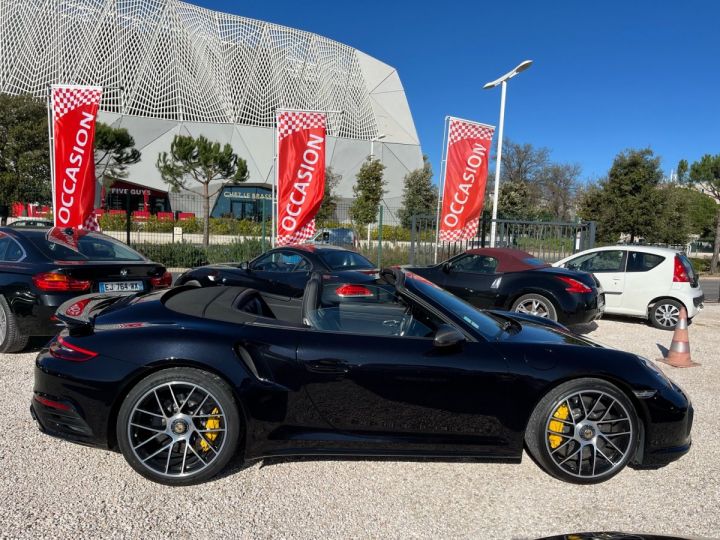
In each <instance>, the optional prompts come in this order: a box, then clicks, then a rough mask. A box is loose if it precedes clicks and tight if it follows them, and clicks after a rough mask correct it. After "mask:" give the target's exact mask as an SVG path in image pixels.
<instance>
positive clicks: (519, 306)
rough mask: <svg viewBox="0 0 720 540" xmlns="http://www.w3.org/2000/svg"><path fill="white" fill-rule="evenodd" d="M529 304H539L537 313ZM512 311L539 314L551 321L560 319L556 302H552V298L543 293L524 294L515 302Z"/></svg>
mask: <svg viewBox="0 0 720 540" xmlns="http://www.w3.org/2000/svg"><path fill="white" fill-rule="evenodd" d="M528 304H530V305H537V306H538V309H537V313H532V311H533V310H532V309H528V308H527V306H528ZM510 311H516V312H518V313H525V314H528V315H537V316H539V317H544V318H547V319H549V320H551V321H557V320H558V316H557V309H555V304H553V303H552V300H550V299H549V298H548V297H546V296H543V295H542V294H523V295H522V296H521V297H519V298H517V299H516V300H515V301H514V302H513V304H512V307H511V308H510Z"/></svg>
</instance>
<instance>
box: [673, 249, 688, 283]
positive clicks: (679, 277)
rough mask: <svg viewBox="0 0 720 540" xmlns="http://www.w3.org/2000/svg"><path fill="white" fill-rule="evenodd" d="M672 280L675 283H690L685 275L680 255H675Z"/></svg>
mask: <svg viewBox="0 0 720 540" xmlns="http://www.w3.org/2000/svg"><path fill="white" fill-rule="evenodd" d="M673 281H674V282H675V283H690V278H689V277H688V275H687V270H685V266H684V265H683V263H682V261H681V260H680V257H678V256H677V255H675V271H674V272H673Z"/></svg>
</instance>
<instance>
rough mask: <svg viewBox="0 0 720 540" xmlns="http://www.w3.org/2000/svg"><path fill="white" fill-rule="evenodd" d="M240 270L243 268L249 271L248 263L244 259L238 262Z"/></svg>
mask: <svg viewBox="0 0 720 540" xmlns="http://www.w3.org/2000/svg"><path fill="white" fill-rule="evenodd" d="M240 270H245V271H246V272H249V271H250V263H249V262H247V261H245V262H241V263H240Z"/></svg>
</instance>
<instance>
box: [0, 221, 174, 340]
mask: <svg viewBox="0 0 720 540" xmlns="http://www.w3.org/2000/svg"><path fill="white" fill-rule="evenodd" d="M171 281H172V276H171V275H170V273H169V272H166V270H165V267H164V266H162V265H160V264H156V263H154V262H151V261H149V260H147V259H146V258H145V257H143V256H142V255H140V254H139V253H138V252H136V251H135V250H133V249H131V248H129V247H128V246H126V245H125V244H123V243H121V242H118V241H117V240H115V239H113V238H111V237H109V236H106V235H104V234H101V233H96V232H89V231H84V230H77V229H65V228H59V227H56V228H44V229H32V228H23V229H13V228H7V227H3V228H0V352H17V351H21V350H22V349H24V348H25V345H26V344H27V342H28V339H29V338H30V336H52V335H55V334H56V333H57V332H59V331H60V329H61V328H62V326H63V325H62V323H60V321H59V320H58V319H57V318H56V317H55V311H56V310H57V308H58V306H60V304H62V303H63V302H65V301H67V300H68V299H70V298H73V297H75V296H78V295H80V294H84V293H89V292H147V291H150V290H152V289H155V288H160V287H169V286H170V284H171Z"/></svg>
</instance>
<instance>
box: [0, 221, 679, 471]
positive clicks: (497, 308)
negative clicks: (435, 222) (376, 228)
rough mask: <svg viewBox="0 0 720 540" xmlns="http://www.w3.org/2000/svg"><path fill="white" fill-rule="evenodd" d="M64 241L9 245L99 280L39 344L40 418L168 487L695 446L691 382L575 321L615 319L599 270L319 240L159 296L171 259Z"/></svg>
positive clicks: (197, 275)
mask: <svg viewBox="0 0 720 540" xmlns="http://www.w3.org/2000/svg"><path fill="white" fill-rule="evenodd" d="M32 234H36V235H37V236H38V237H37V238H35V240H33V239H32V238H30V237H29V236H31V235H32ZM63 234H65V237H64V238H62V241H60V238H59V237H58V233H51V232H46V233H45V235H44V236H43V235H42V234H40V231H28V232H27V233H24V234H23V235H18V234H17V233H10V232H5V233H4V235H5V236H3V237H0V246H2V243H1V242H2V241H3V240H5V248H4V249H3V250H2V254H5V255H6V256H7V254H10V257H11V258H13V257H16V256H15V255H12V251H10V248H12V249H15V251H17V248H16V247H15V244H17V245H18V246H22V245H23V244H21V242H23V241H27V242H30V243H32V246H33V247H31V248H30V249H35V247H36V244H38V243H39V244H40V245H41V246H44V247H45V249H46V250H47V251H49V252H50V253H49V255H48V256H47V258H48V259H49V260H50V261H51V262H49V263H48V262H46V263H45V264H50V265H52V266H53V268H52V270H49V271H48V272H45V273H51V274H53V275H54V276H57V275H61V276H64V277H62V278H57V277H53V278H52V279H49V281H52V282H53V283H54V282H55V281H58V282H63V280H66V281H67V282H68V283H72V284H75V283H77V282H82V283H83V284H82V286H80V285H77V287H78V288H77V289H73V291H72V292H73V294H78V293H82V292H88V291H89V294H81V295H80V296H73V297H66V298H64V299H65V302H64V303H62V304H61V305H60V306H59V307H58V308H57V310H56V312H55V315H54V318H56V319H57V322H60V323H62V324H63V325H64V328H63V329H62V330H61V331H60V332H59V334H58V335H57V336H55V337H54V338H53V339H52V340H51V341H50V343H48V345H47V346H46V347H44V348H43V349H42V350H41V351H40V353H39V354H38V357H37V361H36V364H37V367H36V371H35V387H34V394H33V399H32V406H31V412H32V414H33V416H34V418H35V419H36V420H37V422H38V425H39V427H40V429H41V430H43V431H45V432H47V433H49V434H51V435H54V436H58V437H62V438H65V439H68V440H72V441H76V442H80V443H82V444H86V445H91V446H99V447H103V448H112V449H117V450H119V451H120V452H122V454H123V455H124V457H125V459H126V460H127V462H128V463H129V464H130V466H131V467H133V468H134V469H135V470H136V471H137V472H138V473H140V474H141V475H143V476H145V477H146V478H149V479H151V480H153V481H156V482H160V483H164V484H169V485H188V484H195V483H199V482H203V481H206V480H208V479H210V478H212V477H213V476H214V475H216V474H217V473H219V472H220V471H221V470H222V469H223V468H224V467H225V466H226V465H227V463H228V462H229V461H230V460H231V459H232V458H233V456H235V455H237V454H240V455H242V456H243V458H244V459H246V460H253V459H261V458H264V457H267V456H284V455H297V454H306V455H326V454H330V455H404V456H425V457H447V456H452V457H460V456H472V457H475V458H479V459H486V460H498V459H501V460H503V461H509V462H519V461H520V459H521V457H522V452H523V449H524V448H526V449H527V450H528V451H529V453H530V454H531V455H532V457H533V458H534V459H535V461H536V462H537V463H538V464H539V465H540V466H541V467H542V468H543V469H545V470H546V471H547V472H548V473H549V474H551V475H553V476H555V477H556V478H559V479H561V480H564V481H569V482H575V483H581V484H589V483H597V482H602V481H604V480H607V479H609V478H611V477H612V476H614V475H615V474H617V473H618V472H620V470H622V469H623V468H624V467H625V466H628V465H631V466H635V467H660V466H662V465H664V464H666V463H669V462H671V461H673V460H675V459H678V458H679V457H681V456H682V455H684V454H685V453H686V452H687V451H688V450H689V448H690V444H691V438H690V430H691V426H692V419H693V409H692V405H691V404H690V401H689V399H688V397H687V396H686V395H685V394H684V393H683V391H682V390H681V389H680V388H679V387H677V386H676V385H675V384H674V383H672V382H671V381H670V380H668V379H667V378H666V377H665V376H664V375H663V373H662V372H661V371H660V370H658V369H657V368H656V367H655V366H654V364H653V363H652V362H650V361H649V360H647V359H645V358H642V357H639V356H636V355H634V354H630V353H625V352H622V351H618V350H614V349H608V348H605V347H603V346H601V345H599V344H597V343H595V342H593V341H592V340H590V339H588V338H585V337H583V336H581V335H578V334H575V333H573V332H571V331H570V330H568V329H567V327H565V326H563V324H561V322H566V323H575V322H587V321H590V320H593V319H595V318H597V317H599V316H601V315H602V313H603V309H604V291H603V287H602V286H600V285H599V282H598V280H596V278H594V277H593V275H592V274H590V273H587V272H584V271H578V270H573V269H571V268H553V267H550V266H549V265H546V264H544V263H542V262H541V261H538V260H537V259H534V258H533V257H532V256H531V255H529V254H527V253H523V252H518V251H513V250H471V251H469V252H466V253H464V254H461V255H458V256H457V257H454V258H452V259H450V260H449V261H446V262H444V263H442V264H440V265H437V266H435V267H429V268H407V269H403V268H398V267H395V268H390V269H385V270H379V269H377V268H374V265H373V264H372V263H371V262H370V261H369V260H367V259H366V258H364V257H363V256H361V255H359V254H357V253H355V252H353V251H350V250H346V249H341V248H338V247H332V246H327V245H307V246H289V247H281V248H276V249H273V250H270V251H268V252H266V253H264V254H263V255H261V256H259V257H258V258H256V259H255V260H253V261H250V262H249V263H233V264H224V265H209V266H206V267H201V268H197V269H193V270H190V271H188V272H186V273H185V274H183V275H182V276H180V277H179V278H178V283H179V285H178V286H176V287H174V288H169V289H164V290H154V289H157V288H158V287H160V286H163V285H164V284H165V281H164V280H165V276H166V275H167V274H166V273H163V272H164V269H163V268H162V267H158V266H159V265H154V263H150V262H148V261H144V260H140V259H137V260H136V259H135V258H133V257H140V256H139V255H137V254H135V252H132V251H127V252H126V251H123V249H125V250H127V247H126V246H123V245H122V244H119V243H115V244H112V245H110V246H107V245H105V244H104V240H103V238H104V237H103V236H102V235H99V234H95V233H80V234H77V235H70V237H69V238H68V237H67V235H68V234H70V233H68V232H67V231H64V233H63ZM19 236H23V239H19ZM26 237H28V238H26ZM51 237H54V238H53V239H51ZM9 241H11V242H14V243H10V242H9ZM43 242H46V243H47V242H49V244H48V245H47V246H45V244H44V243H43ZM68 244H70V246H71V247H72V248H74V249H70V248H69V247H68ZM116 244H117V245H116ZM37 249H38V251H42V248H37ZM56 250H57V251H56ZM62 250H68V252H65V251H62ZM98 251H99V252H100V253H101V255H99V256H98V255H97V252H98ZM111 252H112V253H111ZM23 253H27V249H24V250H23ZM60 253H62V256H61V257H60V256H59V254H60ZM133 254H134V255H133ZM56 255H57V256H56ZM81 256H82V257H81ZM98 257H101V258H102V257H105V258H107V259H110V260H111V261H113V264H109V265H106V266H105V267H104V272H105V273H104V274H102V275H99V274H83V275H79V274H78V275H76V273H75V272H79V271H80V270H79V269H85V270H87V269H89V268H94V267H95V266H96V260H95V259H96V258H98ZM116 258H119V260H115V259H116ZM631 258H632V257H631V255H629V254H628V255H626V256H625V260H628V259H631ZM66 259H67V260H66ZM5 260H7V259H5ZM23 261H25V259H24V258H22V259H19V260H17V261H8V262H23ZM60 261H63V263H62V264H61V262H60ZM65 263H66V265H65ZM35 264H38V263H37V262H36V263H35ZM9 266H12V264H10V265H9ZM571 266H572V265H571ZM117 269H120V272H119V273H118V272H116V270H117ZM123 269H125V270H127V274H126V275H123V274H122V270H123ZM579 269H580V270H585V268H582V265H579ZM143 272H144V273H143ZM687 273H689V271H688V270H686V274H687ZM130 274H132V275H131V276H130ZM23 275H24V274H23ZM34 276H35V274H32V276H31V277H30V280H31V281H32V282H33V284H35V281H38V280H37V279H33V278H34ZM128 276H130V277H128ZM156 279H160V280H163V281H158V282H155V281H153V280H156ZM680 283H683V282H680ZM119 291H122V292H119ZM453 293H454V294H453ZM31 294H35V296H41V295H42V294H41V293H38V292H31V293H25V295H26V296H28V297H29V296H30V295H31ZM463 298H464V299H465V300H467V301H464V300H463ZM58 300H59V299H58ZM54 301H55V302H56V303H57V301H56V300H54ZM36 303H38V302H37V301H36ZM38 305H39V304H38ZM49 305H51V306H52V308H54V307H56V305H55V304H49ZM479 307H481V308H484V309H478V308H479ZM508 310H512V311H508ZM13 316H15V315H14V314H13ZM558 321H560V322H558Z"/></svg>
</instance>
